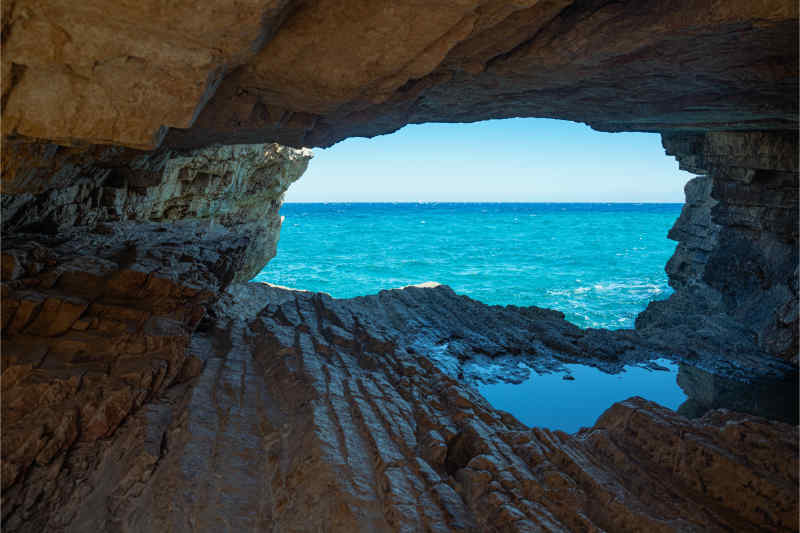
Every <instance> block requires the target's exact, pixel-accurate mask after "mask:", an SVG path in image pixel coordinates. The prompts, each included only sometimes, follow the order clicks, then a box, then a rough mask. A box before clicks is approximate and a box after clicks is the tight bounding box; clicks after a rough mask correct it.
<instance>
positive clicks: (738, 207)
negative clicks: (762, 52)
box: [636, 132, 800, 364]
mask: <svg viewBox="0 0 800 533" xmlns="http://www.w3.org/2000/svg"><path fill="white" fill-rule="evenodd" d="M797 146H798V138H797V134H796V133H795V132H786V133H779V132H759V133H733V132H728V133H717V132H711V133H706V134H669V135H664V147H665V148H666V149H667V152H668V153H671V154H674V155H675V156H676V157H677V158H678V161H679V162H680V164H681V168H684V169H685V170H689V171H690V172H693V173H695V174H704V176H703V177H699V178H695V179H694V180H692V181H690V182H689V183H688V184H687V185H686V205H685V206H684V208H683V212H682V213H681V216H680V218H679V219H678V221H677V222H676V223H675V226H674V227H673V228H672V230H671V231H670V234H669V237H670V238H671V239H673V240H676V241H678V243H679V244H678V247H677V249H676V251H675V255H674V256H673V257H672V259H670V261H669V263H667V274H668V275H669V281H670V285H671V286H672V287H673V288H674V289H675V291H676V292H675V293H674V294H673V295H672V296H671V297H670V298H669V300H667V301H661V302H651V303H650V305H649V306H648V308H647V310H646V311H645V312H643V313H642V314H640V315H639V317H638V318H637V320H636V328H637V329H638V330H639V331H640V332H642V333H644V334H645V335H648V336H649V337H651V338H652V339H656V338H661V339H663V340H664V341H665V344H667V345H670V346H672V347H673V349H675V350H678V351H682V352H683V353H689V352H693V353H697V352H711V353H717V354H727V355H728V358H729V359H736V357H737V354H756V353H764V354H769V355H772V356H776V357H780V358H783V359H786V360H790V361H792V362H794V363H795V364H797V354H798V289H799V288H798V240H797V233H798V228H797V221H798V216H800V215H799V214H798V170H799V168H798V152H797Z"/></svg>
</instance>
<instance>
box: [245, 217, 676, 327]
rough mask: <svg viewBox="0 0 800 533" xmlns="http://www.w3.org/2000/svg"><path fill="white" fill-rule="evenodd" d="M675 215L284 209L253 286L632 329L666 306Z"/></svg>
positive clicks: (673, 246)
mask: <svg viewBox="0 0 800 533" xmlns="http://www.w3.org/2000/svg"><path fill="white" fill-rule="evenodd" d="M681 206H682V204H619V203H614V204H599V203H594V204H584V203H580V204H568V203H400V204H393V203H330V204H328V203H326V204H311V203H287V204H284V205H283V207H282V208H281V214H282V215H283V216H284V217H285V219H284V222H283V228H282V230H281V238H280V242H279V244H278V254H277V256H276V257H275V258H274V259H273V260H272V261H270V263H269V264H268V265H267V266H266V268H264V270H262V271H261V273H259V274H258V276H256V278H255V280H256V281H267V282H270V283H275V284H278V285H283V286H287V287H292V288H297V289H306V290H312V291H322V292H327V293H329V294H331V295H332V296H334V297H337V298H348V297H352V296H361V295H365V294H372V293H376V292H378V291H379V290H381V289H388V288H394V287H401V286H404V285H409V284H414V283H420V282H424V281H437V282H439V283H444V284H446V285H449V286H451V287H452V288H453V289H454V290H455V291H456V292H458V293H461V294H466V295H468V296H470V297H472V298H475V299H477V300H480V301H482V302H485V303H489V304H503V305H505V304H514V305H537V306H540V307H548V308H552V309H558V310H559V311H562V312H564V314H565V315H566V316H567V319H568V320H571V321H572V322H574V323H576V324H578V325H579V326H582V327H606V328H629V327H633V322H634V319H635V318H636V315H637V314H638V313H639V312H640V311H642V310H643V309H644V308H645V307H646V306H647V303H648V302H649V301H651V300H654V299H663V298H666V297H667V296H669V294H670V292H671V289H670V288H669V286H668V285H667V277H666V274H665V273H664V265H665V264H666V262H667V260H668V259H669V258H670V256H671V255H672V253H673V252H674V250H675V243H674V242H673V241H670V240H668V239H667V232H668V231H669V228H670V227H671V226H672V224H673V223H674V222H675V220H676V218H677V217H678V215H679V214H680V210H681Z"/></svg>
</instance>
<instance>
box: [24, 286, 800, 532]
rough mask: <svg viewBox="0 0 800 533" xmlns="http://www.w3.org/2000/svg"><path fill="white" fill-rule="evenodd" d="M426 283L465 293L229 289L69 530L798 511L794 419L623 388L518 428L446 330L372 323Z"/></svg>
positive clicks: (459, 524) (788, 520)
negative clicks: (450, 343) (685, 406)
mask: <svg viewBox="0 0 800 533" xmlns="http://www.w3.org/2000/svg"><path fill="white" fill-rule="evenodd" d="M430 298H436V299H439V300H450V301H452V302H454V303H455V302H457V301H458V299H459V298H460V297H457V296H456V295H454V294H452V292H451V291H449V290H448V289H446V288H445V287H438V288H433V287H428V288H418V287H410V288H406V289H402V290H393V291H384V292H383V293H381V294H380V295H376V296H371V297H365V298H357V299H351V300H333V299H331V298H330V297H328V296H327V295H324V294H314V293H308V292H300V291H291V290H287V289H282V288H278V287H273V286H269V285H265V284H246V285H234V286H232V287H231V288H230V289H229V290H228V291H227V292H226V294H225V295H224V296H223V297H222V298H221V299H220V301H219V302H218V303H217V305H216V306H215V307H214V308H213V312H212V314H211V315H210V316H215V317H217V318H214V319H212V318H210V317H209V318H208V319H206V320H205V321H204V323H203V325H202V326H201V328H200V329H201V330H200V331H198V332H197V333H196V334H195V335H194V336H193V338H192V345H191V347H190V349H189V353H191V354H192V355H194V356H197V357H199V358H203V359H204V361H205V366H204V370H203V372H202V373H201V374H200V375H199V376H197V377H196V378H194V379H193V380H192V381H191V382H189V383H187V384H185V385H182V386H180V387H174V388H172V389H170V391H169V392H168V394H167V395H166V397H162V399H160V400H158V401H157V402H154V403H153V404H152V405H151V406H149V407H148V410H147V411H143V412H141V413H142V414H140V415H137V417H134V419H133V420H130V421H128V422H126V425H124V426H123V427H121V428H120V429H119V430H118V435H117V436H116V437H115V439H114V441H113V442H114V443H115V444H111V446H112V447H113V446H114V445H117V444H116V443H128V442H138V443H140V445H141V443H144V448H141V449H144V450H148V449H151V450H152V451H148V452H147V453H144V452H141V453H139V454H138V455H137V456H136V457H129V458H128V457H126V458H125V460H126V461H130V462H129V463H125V464H124V467H123V466H118V467H117V468H116V470H114V471H112V473H111V474H110V475H103V476H100V475H99V474H94V475H93V476H88V477H87V478H86V480H82V485H81V486H82V487H83V489H84V490H85V494H86V498H88V499H90V500H91V501H98V502H99V501H102V500H103V498H106V501H107V502H108V501H113V502H114V505H108V504H106V505H105V506H102V505H98V506H97V507H94V508H92V509H89V508H87V507H81V508H80V509H79V512H78V513H77V514H76V518H75V519H74V521H73V522H71V523H70V524H68V525H66V526H65V528H64V529H65V530H75V531H77V530H80V529H78V527H79V526H80V527H89V526H91V527H94V528H101V529H102V528H109V527H110V525H112V524H113V525H114V527H117V528H121V529H124V530H129V531H148V530H170V529H172V530H182V529H193V530H199V531H217V530H220V529H232V530H239V529H251V528H254V529H271V530H276V531H296V530H313V529H317V528H324V529H325V530H330V531H423V530H431V531H459V530H461V531H536V530H570V531H575V530H593V529H595V528H597V529H602V530H606V531H608V530H613V531H641V530H643V529H650V528H652V529H654V530H656V531H726V530H731V529H733V530H743V529H759V530H765V531H791V530H793V529H796V528H797V494H796V484H797V477H796V471H797V438H798V433H797V427H793V426H789V425H786V424H782V423H779V422H769V421H767V420H765V419H763V418H759V417H754V416H750V415H743V414H737V413H733V412H729V411H726V410H724V409H723V410H715V411H711V412H709V413H707V414H706V415H705V416H703V417H702V418H699V419H697V420H693V421H690V420H688V419H686V418H684V417H682V416H680V415H678V414H676V413H675V412H672V411H669V410H667V409H664V408H662V407H660V406H658V405H656V404H653V403H651V402H648V401H646V400H643V399H641V398H631V399H630V400H628V401H625V402H621V403H618V404H615V405H614V406H612V407H611V408H610V409H609V410H608V411H606V413H605V414H604V415H603V416H601V417H600V419H599V420H598V421H597V423H596V424H595V426H594V427H592V428H585V429H583V430H581V431H580V432H579V433H577V434H575V435H568V434H566V433H563V432H560V431H549V430H543V429H530V428H526V427H525V426H523V425H522V424H520V423H519V422H518V421H517V420H516V419H515V418H514V417H513V416H511V415H509V414H508V413H503V412H499V411H496V410H494V409H493V408H492V407H491V406H490V405H488V404H487V403H486V402H485V400H484V399H483V398H482V397H481V396H479V395H478V394H477V393H476V392H475V390H474V389H473V388H471V387H469V386H466V385H465V384H464V383H463V382H462V381H459V380H456V379H453V378H452V377H450V376H449V375H448V374H447V373H446V372H443V371H442V370H441V369H440V368H439V366H437V364H435V361H434V360H432V359H431V352H432V351H434V350H435V346H429V350H427V351H423V350H421V349H420V350H414V351H410V350H408V347H407V346H405V345H404V343H405V341H404V340H403V339H404V337H403V336H404V335H405V332H404V331H402V327H401V329H400V330H398V329H395V327H397V326H401V325H400V324H399V323H396V324H397V325H396V326H394V327H390V326H389V324H390V323H387V322H385V321H384V318H382V317H381V316H376V317H375V320H374V321H370V322H371V323H370V322H364V318H365V316H367V314H369V313H375V312H378V313H379V312H380V311H379V310H380V309H387V311H386V313H385V315H384V316H385V317H386V318H389V319H390V320H391V317H394V319H397V320H399V319H400V317H401V316H402V312H401V310H402V309H404V308H405V309H406V313H407V314H413V313H416V308H415V307H414V306H413V305H412V302H414V301H417V302H420V303H422V302H425V303H426V306H427V302H428V301H429V299H430ZM378 302H381V304H382V305H380V306H379V305H377V304H378ZM484 307H485V308H486V314H487V316H488V315H490V314H492V313H494V312H496V311H497V309H495V308H491V307H489V306H484ZM534 312H535V310H534ZM409 316H410V315H409ZM444 320H446V319H444ZM412 327H413V326H412ZM465 344H466V343H465ZM417 346H418V347H419V346H420V345H419V343H418V344H417ZM156 413H161V415H160V416H156ZM147 417H150V418H147ZM159 434H160V435H162V436H161V438H160V439H159V438H154V437H152V435H159ZM148 442H162V443H163V444H162V445H161V448H160V451H159V452H156V451H155V450H154V449H153V446H152V444H151V445H150V448H148V447H147V443H148ZM765 443H769V444H768V445H767V444H765ZM135 449H140V448H139V447H135ZM128 465H131V466H128ZM126 468H129V469H130V470H126ZM99 479H103V480H104V482H103V483H97V481H96V480H99ZM132 479H136V480H137V481H138V482H139V483H140V484H139V485H137V487H138V488H137V489H136V490H131V489H130V487H131V486H132V481H131V480H132ZM93 483H97V484H93ZM110 495H113V496H114V498H113V499H112V498H111V496H110ZM123 496H124V497H123ZM601 502H602V505H601V504H600V503H601ZM312 510H313V511H312ZM22 530H25V528H24V527H23V528H22Z"/></svg>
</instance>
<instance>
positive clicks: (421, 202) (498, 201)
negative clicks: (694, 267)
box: [283, 200, 686, 205]
mask: <svg viewBox="0 0 800 533" xmlns="http://www.w3.org/2000/svg"><path fill="white" fill-rule="evenodd" d="M283 203H284V204H674V205H680V204H684V203H686V202H675V201H671V202H656V201H652V200H643V201H617V200H611V201H605V200H598V201H592V202H586V201H583V202H578V201H564V200H559V201H542V200H539V201H527V202H526V201H522V202H521V201H505V200H483V201H475V200H287V201H284V202H283Z"/></svg>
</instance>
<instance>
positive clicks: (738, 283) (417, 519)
mask: <svg viewBox="0 0 800 533" xmlns="http://www.w3.org/2000/svg"><path fill="white" fill-rule="evenodd" d="M2 17H3V20H2V47H3V55H2V100H1V101H0V105H2V118H3V121H2V128H3V147H2V154H3V155H2V165H3V173H2V231H3V241H2V242H3V244H2V248H3V249H2V293H1V294H0V296H1V297H2V302H1V304H2V305H0V310H2V324H1V325H2V382H1V383H0V385H1V386H2V461H1V463H0V466H1V467H2V527H3V529H4V530H8V531H37V532H38V531H91V530H97V531H160V530H173V531H182V530H197V531H219V530H240V529H252V530H275V531H292V530H315V529H328V530H332V531H354V530H365V531H373V530H374V531H382V530H388V531H417V530H425V529H429V530H434V531H447V530H464V531H540V530H590V531H596V530H606V531H609V530H610V531H641V530H656V531H675V530H678V531H730V530H763V531H796V530H797V529H798V523H797V516H798V498H797V484H798V478H797V468H798V465H797V453H798V427H797V425H796V417H797V411H796V409H795V410H794V411H791V410H790V412H789V414H788V415H787V416H784V415H776V414H775V411H773V410H772V409H767V410H765V409H764V406H765V405H769V404H770V403H771V402H758V405H750V404H747V403H746V402H740V403H737V404H736V405H735V407H736V409H737V410H742V411H750V412H753V413H756V414H757V415H763V416H766V417H768V418H776V417H777V418H782V419H788V420H789V421H790V422H791V423H792V424H793V425H786V424H783V423H781V422H776V421H774V420H773V421H770V420H767V419H766V418H759V417H758V416H754V415H747V414H743V413H739V412H731V411H727V410H725V409H718V408H719V407H720V406H722V405H723V401H724V400H725V399H726V398H727V397H729V396H730V394H731V393H730V392H729V391H732V390H739V389H737V387H736V386H734V385H733V384H734V383H738V384H742V383H745V384H746V385H742V386H746V387H749V388H751V389H756V388H758V389H759V390H761V389H764V391H766V392H765V394H767V395H769V394H772V398H773V399H774V398H778V397H780V398H781V399H780V400H779V401H777V402H775V403H776V404H777V406H776V407H783V406H786V405H787V404H788V403H791V402H794V401H795V400H796V392H793V391H795V390H796V389H792V388H791V387H789V388H788V389H787V388H783V387H782V388H777V387H773V386H772V385H771V384H772V383H774V381H769V380H773V379H775V377H776V376H778V377H780V376H784V377H786V376H787V375H788V376H789V378H790V379H792V372H795V371H796V368H797V353H798V318H797V317H798V297H797V294H798V266H797V265H798V253H797V225H796V221H797V218H798V208H797V195H798V192H797V191H798V157H797V133H796V131H797V122H798V101H797V91H798V66H797V59H798V47H797V40H798V7H797V4H796V2H793V1H788V0H767V1H764V2H752V1H750V0H731V1H727V2H717V1H714V0H670V1H664V2H650V3H641V2H629V1H623V2H619V1H609V0H521V1H517V2H510V1H507V0H463V1H459V2H450V3H437V4H435V5H434V4H431V3H424V2H397V1H394V0H369V1H367V0H363V1H362V0H346V1H343V2H342V1H334V0H310V1H296V0H272V1H264V2H240V1H237V2H228V1H224V2H189V3H180V2H178V3H174V2H173V3H168V4H165V3H163V2H157V1H154V0H142V1H140V2H137V3H135V5H134V4H113V5H112V4H109V3H107V2H102V1H100V0H90V1H88V2H80V3H77V4H76V3H74V2H73V3H68V2H63V1H62V0H41V1H36V2H34V1H33V0H8V1H6V2H4V3H3V4H2ZM511 116H543V117H553V118H561V119H569V120H577V121H583V122H587V123H589V124H590V125H592V126H593V127H595V128H597V129H603V130H607V131H622V130H625V131H657V132H661V133H662V136H663V141H664V145H665V148H666V149H667V150H668V152H669V153H671V154H673V155H675V156H676V157H677V158H678V159H679V161H680V162H681V165H682V166H683V167H684V168H686V169H689V170H691V171H693V172H695V173H697V174H701V175H702V177H700V178H697V179H696V180H694V181H693V182H691V183H690V184H689V185H688V186H687V204H686V207H685V208H684V211H683V213H682V215H681V218H680V219H679V221H678V222H677V223H676V226H675V228H674V229H673V231H672V232H671V237H672V238H674V239H675V240H677V241H678V242H679V245H678V248H677V250H676V254H675V256H674V257H673V259H672V260H671V261H670V263H669V265H668V266H667V271H668V274H669V277H670V283H671V284H672V286H673V287H674V288H675V293H674V294H673V295H672V296H671V298H670V299H669V300H668V301H666V302H657V303H654V304H652V305H651V306H650V307H649V308H648V309H647V311H646V312H645V313H643V314H642V315H641V316H640V318H639V319H638V320H637V330H636V331H622V332H609V331H598V330H581V329H579V328H577V327H575V326H573V325H570V324H568V323H567V322H565V321H564V320H563V316H562V315H560V314H559V313H557V312H554V311H548V310H542V309H535V308H525V309H521V308H511V307H509V308H499V307H489V306H485V305H483V304H480V303H479V302H474V301H472V300H469V299H466V298H463V297H458V296H457V295H455V294H453V293H452V291H449V290H448V289H446V288H444V287H427V288H407V289H405V290H402V291H389V292H382V293H380V294H379V295H376V296H372V297H367V298H360V299H353V300H346V301H337V300H332V299H331V298H329V297H327V296H325V295H319V294H310V293H304V292H297V291H289V290H285V289H279V288H275V287H270V286H266V285H256V284H239V283H238V282H244V281H246V280H248V279H249V278H250V277H252V275H253V274H254V273H255V272H257V271H258V270H259V269H260V268H261V267H262V266H263V265H264V264H265V263H266V262H267V261H268V260H269V259H270V258H271V257H272V256H273V255H274V253H275V244H276V241H277V236H278V230H279V228H280V217H279V216H278V209H279V207H280V201H281V195H282V193H283V191H284V190H285V189H286V187H288V185H289V184H290V183H291V182H292V181H293V180H295V179H297V178H298V177H299V175H300V174H301V173H302V172H303V170H304V169H305V167H306V165H307V162H308V159H309V156H310V154H309V153H308V152H307V151H305V150H302V149H294V148H288V147H286V146H281V145H277V144H253V143H271V142H282V143H284V144H287V145H292V146H298V147H299V146H312V145H313V146H328V145H331V144H333V143H335V142H337V141H339V140H341V139H344V138H346V137H350V136H355V135H367V136H371V135H377V134H381V133H387V132H391V131H394V130H396V129H397V128H399V127H402V126H403V125H405V124H408V123H419V122H426V121H450V122H452V121H474V120H482V119H488V118H502V117H511ZM237 143H250V144H237ZM142 150H150V151H146V152H145V151H142ZM654 356H660V357H670V358H672V359H675V360H680V361H682V362H683V364H684V366H682V367H681V378H680V379H681V385H682V386H683V387H684V388H685V389H686V390H687V391H693V392H694V394H692V393H690V394H689V395H690V397H691V399H690V401H689V402H687V404H685V405H684V406H682V408H681V412H682V413H685V414H690V415H692V416H697V415H699V414H700V412H703V411H707V410H709V409H711V410H710V411H709V412H707V413H706V414H705V415H703V416H702V417H701V418H697V419H694V420H689V419H686V418H684V417H682V416H680V415H678V414H675V413H673V412H670V411H668V410H665V409H663V408H661V407H659V406H657V405H654V404H652V403H649V402H646V401H644V400H641V399H637V398H633V399H630V400H628V401H626V402H622V403H619V404H615V405H614V406H612V407H610V408H609V410H608V411H607V412H606V413H605V414H604V415H603V416H602V417H601V418H600V419H599V420H598V422H597V423H596V424H595V426H594V427H592V428H586V429H584V430H582V431H581V432H579V433H578V434H576V435H566V434H564V433H561V432H551V431H548V430H545V429H531V428H525V427H523V426H522V425H521V424H520V423H519V422H517V421H516V420H515V419H514V418H513V417H512V416H511V415H509V414H507V413H501V412H498V411H496V410H494V409H493V408H492V407H491V406H489V405H488V404H486V402H485V401H484V400H483V399H482V398H481V397H480V396H478V395H477V394H476V393H475V392H474V390H473V389H472V388H471V387H470V383H473V382H474V381H475V380H477V379H495V378H497V377H498V376H499V375H498V374H495V375H494V376H492V375H487V373H486V372H485V371H484V369H483V366H484V363H486V362H488V361H491V362H492V363H493V364H496V365H497V367H498V368H499V369H501V373H502V377H503V378H504V379H512V380H513V379H518V378H519V377H520V376H519V375H518V370H517V371H514V370H513V368H514V367H515V366H516V364H515V363H516V362H519V360H520V359H523V360H525V361H526V362H527V363H528V364H530V365H531V366H532V367H534V368H537V365H538V367H540V368H543V369H548V368H554V367H557V366H558V365H559V364H561V363H562V362H565V361H573V362H574V361H580V362H584V363H586V364H592V365H594V366H597V367H599V368H602V369H605V370H607V371H615V370H618V369H619V368H620V367H621V366H622V365H623V364H625V363H630V362H643V361H645V360H647V359H649V358H652V357H654ZM707 371H712V372H711V373H708V372H707ZM515 372H517V373H515ZM756 378H757V379H756ZM794 379H796V378H794ZM748 380H749V382H748ZM765 383H766V385H765ZM785 396H788V397H789V398H788V399H786V398H784V397H785ZM725 405H729V404H727V402H726V403H725Z"/></svg>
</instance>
